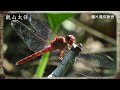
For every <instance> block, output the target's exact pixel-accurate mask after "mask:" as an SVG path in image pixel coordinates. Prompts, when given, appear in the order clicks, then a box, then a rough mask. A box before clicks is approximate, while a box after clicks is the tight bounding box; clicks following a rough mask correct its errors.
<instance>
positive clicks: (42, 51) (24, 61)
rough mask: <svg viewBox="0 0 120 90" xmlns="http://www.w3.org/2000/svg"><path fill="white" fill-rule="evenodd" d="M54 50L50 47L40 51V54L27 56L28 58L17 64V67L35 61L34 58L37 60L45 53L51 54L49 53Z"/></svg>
mask: <svg viewBox="0 0 120 90" xmlns="http://www.w3.org/2000/svg"><path fill="white" fill-rule="evenodd" d="M52 49H53V48H52V47H51V46H48V47H46V48H45V49H43V50H40V51H38V52H36V53H34V54H32V55H30V56H27V57H25V58H23V59H22V60H20V61H18V62H16V65H19V64H23V63H26V62H28V61H30V60H33V59H34V58H36V57H38V56H40V55H42V54H44V53H46V52H49V51H51V50H52Z"/></svg>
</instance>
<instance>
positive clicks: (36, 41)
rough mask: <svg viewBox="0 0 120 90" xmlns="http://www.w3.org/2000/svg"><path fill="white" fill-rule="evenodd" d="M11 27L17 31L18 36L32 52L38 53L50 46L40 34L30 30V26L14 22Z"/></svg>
mask: <svg viewBox="0 0 120 90" xmlns="http://www.w3.org/2000/svg"><path fill="white" fill-rule="evenodd" d="M11 26H12V27H13V29H14V30H15V31H16V33H17V34H18V36H20V38H21V39H22V40H23V41H24V42H25V43H26V44H27V45H28V47H29V48H30V50H33V51H34V52H37V51H39V50H41V49H43V48H45V47H46V46H48V42H47V41H46V40H45V39H44V38H42V37H41V36H40V35H39V34H38V32H36V31H35V30H33V29H30V28H29V27H28V26H26V25H25V24H23V23H22V22H20V21H18V20H12V21H11Z"/></svg>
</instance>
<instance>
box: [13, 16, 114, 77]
mask: <svg viewBox="0 0 120 90" xmlns="http://www.w3.org/2000/svg"><path fill="white" fill-rule="evenodd" d="M28 16H29V22H30V24H31V26H32V27H33V28H32V29H31V28H29V27H28V26H26V25H25V24H23V23H22V22H20V21H18V20H12V21H11V26H12V27H13V29H14V30H15V31H16V33H17V34H18V35H19V36H20V37H21V38H22V40H23V41H24V42H25V43H26V44H27V45H28V47H29V48H30V50H32V51H34V52H35V53H34V54H32V55H30V56H27V57H25V58H23V59H22V60H20V61H18V62H16V65H19V64H23V63H26V62H28V61H30V60H33V59H34V58H36V57H38V56H40V55H42V54H44V53H46V52H51V51H52V50H57V49H58V50H60V53H59V58H60V59H61V60H62V59H63V54H64V51H65V49H68V47H69V46H71V45H72V44H73V43H75V37H74V36H73V35H66V36H65V37H63V36H57V35H56V34H55V33H53V32H52V30H51V28H50V27H49V26H48V24H47V23H46V22H45V21H44V20H43V19H42V18H41V17H40V15H39V14H28ZM83 58H84V59H83ZM93 59H94V62H97V64H93V63H91V62H89V61H91V60H93ZM76 60H77V61H80V62H82V63H87V64H88V63H89V64H90V65H87V64H86V65H87V67H91V68H95V67H99V68H101V67H104V68H110V67H111V66H113V62H111V58H109V57H108V56H107V55H99V54H84V53H83V54H82V53H80V54H79V55H78V57H77V58H76ZM88 60H89V61H88ZM96 60H97V61H96ZM98 61H99V62H98ZM92 70H93V71H95V69H92ZM95 74H96V73H95ZM82 75H85V74H82ZM92 75H93V74H92Z"/></svg>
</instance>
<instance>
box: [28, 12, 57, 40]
mask: <svg viewBox="0 0 120 90" xmlns="http://www.w3.org/2000/svg"><path fill="white" fill-rule="evenodd" d="M28 16H29V22H30V24H31V25H32V26H33V28H34V29H35V31H36V32H37V34H38V35H39V36H41V37H42V38H44V39H45V40H49V41H51V40H53V39H54V38H55V36H56V35H55V34H54V33H53V32H52V29H51V28H50V27H49V26H48V24H47V23H46V22H45V20H43V18H41V16H40V15H39V14H36V13H32V14H28Z"/></svg>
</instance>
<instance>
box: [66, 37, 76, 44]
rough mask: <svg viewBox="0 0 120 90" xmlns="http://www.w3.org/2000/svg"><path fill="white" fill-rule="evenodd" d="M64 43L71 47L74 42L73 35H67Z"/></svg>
mask: <svg viewBox="0 0 120 90" xmlns="http://www.w3.org/2000/svg"><path fill="white" fill-rule="evenodd" d="M66 42H67V43H69V44H70V45H72V44H73V43H74V42H75V37H74V36H73V35H67V36H66Z"/></svg>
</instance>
